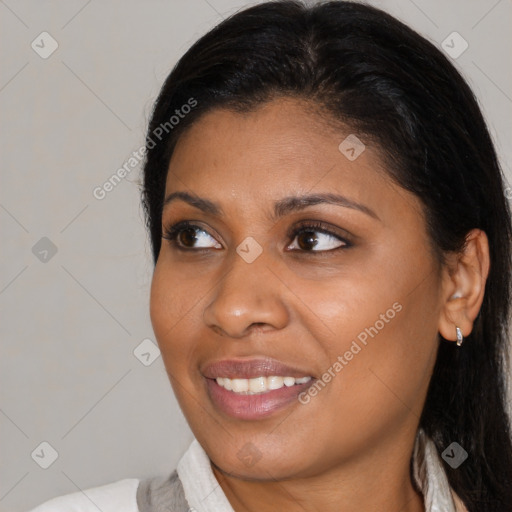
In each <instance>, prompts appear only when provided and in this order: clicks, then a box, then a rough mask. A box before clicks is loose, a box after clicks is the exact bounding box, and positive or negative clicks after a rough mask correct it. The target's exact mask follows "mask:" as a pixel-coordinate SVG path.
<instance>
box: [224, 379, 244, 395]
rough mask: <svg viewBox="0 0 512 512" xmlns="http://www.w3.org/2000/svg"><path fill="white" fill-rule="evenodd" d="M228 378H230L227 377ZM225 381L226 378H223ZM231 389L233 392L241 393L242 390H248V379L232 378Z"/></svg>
mask: <svg viewBox="0 0 512 512" xmlns="http://www.w3.org/2000/svg"><path fill="white" fill-rule="evenodd" d="M227 380H230V379H227ZM224 382H226V379H224ZM231 389H232V390H233V391H234V392H235V393H241V392H242V391H249V381H248V380H247V379H232V380H231Z"/></svg>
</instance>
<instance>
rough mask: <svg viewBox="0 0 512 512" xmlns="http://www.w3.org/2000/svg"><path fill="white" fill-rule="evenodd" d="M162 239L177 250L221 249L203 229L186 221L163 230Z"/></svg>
mask: <svg viewBox="0 0 512 512" xmlns="http://www.w3.org/2000/svg"><path fill="white" fill-rule="evenodd" d="M163 238H165V239H167V240H169V242H170V243H171V244H173V245H175V246H176V247H177V248H178V249H190V250H194V249H222V245H221V244H219V242H217V240H215V238H213V236H212V235H210V234H209V233H208V232H207V231H206V230H205V229H203V228H202V227H200V226H196V225H195V224H190V223H189V222H187V221H183V222H178V224H175V225H174V226H171V227H169V228H167V229H165V230H164V234H163Z"/></svg>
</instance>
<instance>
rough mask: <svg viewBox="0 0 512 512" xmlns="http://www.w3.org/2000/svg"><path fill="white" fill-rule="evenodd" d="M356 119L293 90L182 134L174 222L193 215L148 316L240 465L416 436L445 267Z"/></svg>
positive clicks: (198, 426)
mask: <svg viewBox="0 0 512 512" xmlns="http://www.w3.org/2000/svg"><path fill="white" fill-rule="evenodd" d="M354 135H355V136H356V137H357V133H356V134H351V132H350V130H349V129H345V130H335V129H334V128H333V127H329V126H328V125H327V124H326V123H325V122H324V121H323V120H322V117H321V116H320V114H315V113H313V112H312V110H311V109H307V108H306V107H305V105H304V104H303V103H300V102H299V101H297V100H292V99H280V100H273V101H272V102H270V103H267V104H265V105H263V106H261V107H259V108H258V109H257V110H256V111H254V112H251V113H246V114H240V113H234V112H231V111H228V110H223V109H222V110H221V109H217V110H214V111H211V112H210V113H208V114H206V115H204V116H203V117H202V118H201V119H200V120H199V121H198V122H197V123H196V124H195V125H194V126H193V127H192V128H191V129H190V130H189V131H188V132H186V133H185V134H184V135H183V136H182V137H181V138H180V140H179V142H178V144H177V146H176V149H175V152H174V155H173V158H172V161H171V163H170V166H169V173H168V179H167V184H166V190H165V196H166V197H167V198H168V197H169V196H170V195H172V194H175V193H178V192H179V193H180V194H181V196H180V195H177V196H173V198H171V199H169V201H168V202H167V203H166V204H165V206H164V210H163V218H162V224H163V228H164V230H166V229H168V228H170V227H171V226H173V225H175V224H176V223H178V222H182V221H188V222H189V223H190V224H191V226H190V225H189V226H188V227H187V226H184V227H183V225H182V226H181V228H180V229H181V231H180V232H178V233H177V234H176V233H175V236H174V237H173V236H171V237H170V238H173V240H166V239H164V240H162V247H161V251H160V254H159V257H158V261H157V264H156V269H155V273H154V277H153V283H152V290H151V319H152V323H153V327H154V331H155V335H156V338H157V340H158V344H159V346H160V349H161V352H162V357H163V360H164V364H165V367H166V370H167V372H168V374H169V377H170V379H171V383H172V386H173V389H174V391H175V393H176V396H177V399H178V401H179V403H180V406H181V408H182V410H183V412H184V414H185V416H186V418H187V420H188V422H189V424H190V427H191V428H192V430H193V433H194V434H195V436H196V438H197V439H198V440H199V442H200V443H201V444H202V446H203V447H204V448H205V450H206V452H207V453H208V455H209V456H210V458H211V459H212V461H213V463H214V464H215V465H216V466H218V467H219V468H220V469H221V470H222V471H224V472H226V473H230V474H232V475H235V476H240V477H243V478H256V479H268V478H277V479H281V478H291V477H306V476H312V475H316V474H320V473H321V472H322V471H327V470H329V469H330V468H334V467H336V466H339V465H340V464H350V463H355V462H356V461H362V460H364V457H367V456H370V457H371V456H373V455H375V454H376V453H377V451H379V450H380V452H379V453H381V454H384V452H385V450H386V449H388V452H389V451H390V450H391V448H385V447H391V445H394V448H396V443H398V444H400V443H402V445H403V443H406V444H407V446H406V448H407V450H409V451H410V449H412V446H410V440H411V438H412V437H413V436H414V433H415V432H416V429H417V426H418V422H419V416H420V414H421V411H422V408H423V403H424V399H425V396H426V391H427V387H428V384H429V380H430V376H431V372H432V368H433V365H434V361H435V356H436V348H437V339H438V334H437V333H438V322H439V316H440V310H441V295H442V294H441V290H440V288H441V277H440V271H439V265H438V264H437V262H436V260H435V259H434V257H433V256H432V252H431V250H430V246H429V239H428V237H427V234H426V227H425V221H424V218H423V215H422V211H421V208H420V204H419V201H418V200H417V199H416V198H415V196H413V195H412V194H410V193H408V192H407V191H405V190H403V189H402V188H399V187H398V186H396V185H395V184H393V183H392V182H391V180H390V179H389V178H388V177H387V175H386V173H385V172H384V171H383V163H382V161H381V159H380V158H379V154H378V152H377V148H375V147H370V146H367V147H366V148H364V147H363V146H360V145H358V144H359V143H358V142H357V140H356V139H354ZM349 136H351V137H349ZM347 137H349V138H348V140H346V141H345V139H346V138H347ZM361 139H363V137H362V136H361ZM343 141H345V142H343ZM342 142H343V144H341V143H342ZM340 144H341V149H340V147H339V146H340ZM361 150H363V151H362V152H361ZM359 153H360V154H359ZM185 194H186V195H185ZM284 377H288V379H284ZM292 377H293V378H295V380H293V379H292ZM308 377H310V379H309V380H308V379H307V378H308ZM216 378H219V383H217V381H216V380H215V379H216ZM230 388H231V389H230ZM272 388H275V389H272ZM247 390H249V391H251V393H254V394H248V391H247ZM400 439H401V440H403V439H407V441H399V440H400ZM376 450H377V451H376ZM388 455H389V453H388Z"/></svg>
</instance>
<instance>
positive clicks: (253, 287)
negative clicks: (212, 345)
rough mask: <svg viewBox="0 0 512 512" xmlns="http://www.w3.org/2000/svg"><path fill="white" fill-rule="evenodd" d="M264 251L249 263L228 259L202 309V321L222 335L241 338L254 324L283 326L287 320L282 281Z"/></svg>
mask: <svg viewBox="0 0 512 512" xmlns="http://www.w3.org/2000/svg"><path fill="white" fill-rule="evenodd" d="M269 263H270V261H269V259H268V258H267V257H266V256H265V252H263V254H261V255H260V256H259V257H258V258H257V259H256V260H255V261H253V262H252V263H247V262H246V261H244V260H243V259H242V258H241V257H240V256H239V255H238V254H236V253H234V254H233V255H232V257H231V258H230V261H229V263H228V265H229V266H227V268H226V271H225V274H224V277H223V278H222V279H221V281H220V283H219V284H218V285H217V286H216V287H215V288H214V290H213V291H212V294H213V295H212V299H211V301H210V302H209V304H208V306H206V308H205V309H204V313H203V320H204V322H205V324H206V325H207V326H208V327H209V328H211V329H213V330H214V331H216V332H217V333H218V334H221V335H223V336H230V337H232V338H243V337H244V336H247V334H248V333H249V332H250V331H251V329H253V328H254V327H255V326H258V327H262V328H263V329H264V330H265V329H269V330H272V329H283V328H284V327H285V326H286V325H287V323H288V321H289V310H288V308H287V307H286V303H285V296H284V294H285V291H286V290H287V288H286V286H285V285H284V283H283V282H282V281H281V280H280V279H279V278H278V277H277V276H276V274H277V272H276V270H274V271H271V270H270V269H269V268H268V266H267V265H268V264H269Z"/></svg>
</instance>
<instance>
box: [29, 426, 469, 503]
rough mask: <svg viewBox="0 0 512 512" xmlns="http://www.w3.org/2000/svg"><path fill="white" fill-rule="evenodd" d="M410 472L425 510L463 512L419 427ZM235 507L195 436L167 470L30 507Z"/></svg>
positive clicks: (440, 464)
mask: <svg viewBox="0 0 512 512" xmlns="http://www.w3.org/2000/svg"><path fill="white" fill-rule="evenodd" d="M413 478H414V480H415V482H416V484H417V485H418V487H419V489H420V491H421V493H422V494H423V497H424V503H425V512H467V509H466V508H465V507H464V505H463V503H462V501H461V500H460V499H459V498H458V496H457V495H456V494H455V493H454V492H453V490H452V489H451V488H450V485H449V483H448V479H447V477H446V473H445V471H444V468H443V465H442V463H441V460H440V457H439V455H438V452H437V449H436V447H435V445H434V443H433V441H432V440H431V439H429V438H428V437H427V436H426V434H425V433H424V432H423V430H421V429H420V430H419V431H418V433H417V435H416V441H415V445H414V451H413ZM98 509H100V510H102V512H159V511H161V510H166V511H169V512H171V511H173V512H191V511H193V512H234V510H233V507H232V506H231V504H230V503H229V501H228V499H227V497H226V495H225V494H224V491H223V490H222V488H221V486H220V485H219V483H218V481H217V479H216V478H215V475H214V473H213V470H212V467H211V463H210V459H209V458H208V455H207V454H206V452H205V451H204V449H203V448H202V447H201V445H200V444H199V442H198V441H197V440H195V439H194V441H192V443H191V445H190V446H189V448H188V450H187V451H186V453H185V454H184V455H183V457H182V458H181V459H180V461H179V462H178V467H177V469H176V470H175V471H173V472H172V473H171V475H170V476H165V477H162V476H160V477H153V478H148V479H146V480H143V481H141V480H138V479H136V478H128V479H124V480H120V481H118V482H114V483H111V484H108V485H104V486H101V487H93V488H90V489H86V490H84V491H83V492H77V493H73V494H68V495H65V496H61V497H58V498H54V499H53V500H50V501H47V502H45V503H44V504H42V505H40V506H38V507H36V508H34V509H32V510H31V511H30V512H71V511H72V512H97V511H98Z"/></svg>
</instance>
